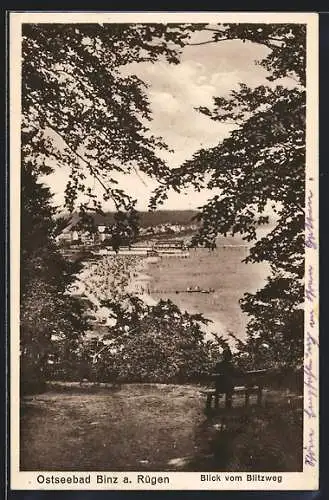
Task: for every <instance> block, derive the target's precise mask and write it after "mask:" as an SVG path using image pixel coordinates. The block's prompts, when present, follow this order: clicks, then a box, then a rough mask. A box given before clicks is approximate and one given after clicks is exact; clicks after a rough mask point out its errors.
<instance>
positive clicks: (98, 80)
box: [22, 24, 189, 213]
mask: <svg viewBox="0 0 329 500" xmlns="http://www.w3.org/2000/svg"><path fill="white" fill-rule="evenodd" d="M188 37H189V33H188V32H186V31H184V30H183V29H182V28H180V27H179V26H176V25H163V24H138V25H136V24H135V25H128V24H25V25H23V49H22V55H23V66H22V83H23V88H22V97H23V99H22V108H23V127H22V143H23V157H24V161H25V162H26V163H27V162H28V163H29V164H30V165H31V166H32V168H33V169H34V171H36V172H39V173H46V174H47V173H49V171H50V169H51V168H56V169H58V168H62V169H65V168H69V171H70V179H69V181H68V183H67V185H66V188H65V203H66V207H67V208H68V209H69V210H70V211H73V209H74V207H75V206H76V204H78V206H79V208H80V210H81V212H82V213H85V212H88V211H90V210H93V211H101V201H102V200H99V199H98V198H97V196H96V194H95V192H94V191H93V189H92V186H90V185H88V182H89V181H90V178H92V179H94V180H95V181H96V182H97V183H98V184H99V185H100V186H101V187H102V189H103V200H105V201H107V200H109V199H111V200H112V202H113V203H114V205H115V207H116V209H117V210H128V211H129V210H131V209H132V208H133V206H134V200H133V199H132V198H131V197H130V196H128V195H127V194H126V193H125V192H124V191H123V190H122V189H121V187H120V186H119V185H118V182H117V180H116V179H115V174H117V173H119V174H127V173H130V172H132V171H133V170H135V171H141V172H143V173H146V174H148V175H150V176H160V177H162V176H163V175H165V173H168V168H167V166H166V165H165V164H164V162H163V161H162V160H161V159H160V158H159V157H158V155H157V151H158V150H161V149H166V148H167V146H166V145H165V144H164V143H163V142H162V140H161V139H159V138H156V137H154V136H152V134H151V133H150V130H149V128H148V121H150V119H151V113H150V107H149V102H148V99H147V96H146V85H145V84H144V83H143V82H142V81H141V80H140V79H138V78H137V77H136V76H134V75H132V76H123V74H122V73H120V68H122V67H123V66H125V65H127V64H129V63H132V62H145V61H149V62H151V63H152V62H154V61H156V60H157V59H158V58H159V57H163V58H166V59H167V60H168V61H169V62H172V63H175V64H177V63H178V58H177V50H178V49H180V48H181V47H182V46H183V41H184V40H187V39H188ZM89 184H90V182H89ZM78 195H80V198H79V199H78ZM81 195H83V196H84V197H83V198H82V199H83V201H81Z"/></svg>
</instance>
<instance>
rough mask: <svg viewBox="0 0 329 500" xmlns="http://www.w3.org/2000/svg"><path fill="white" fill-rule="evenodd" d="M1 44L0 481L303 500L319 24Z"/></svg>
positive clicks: (312, 322) (112, 17)
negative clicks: (1, 319)
mask: <svg viewBox="0 0 329 500" xmlns="http://www.w3.org/2000/svg"><path fill="white" fill-rule="evenodd" d="M9 35H10V62H11V64H10V114H11V124H10V126H11V128H10V141H11V143H10V150H11V158H10V169H11V170H10V172H11V177H10V188H11V199H10V203H11V214H10V215H11V222H10V233H11V236H10V244H11V268H12V273H11V333H10V346H11V443H12V444H11V449H12V455H11V460H12V465H11V474H12V476H11V477H12V487H15V488H17V489H19V488H23V489H47V488H48V489H54V488H59V489H61V488H62V489H97V488H101V489H151V488H160V489H281V490H283V489H293V487H295V488H296V487H301V488H303V489H316V488H317V480H318V476H317V474H318V405H319V402H318V383H319V380H318V379H319V377H318V299H319V298H318V265H317V259H318V215H317V203H318V201H317V196H318V194H317V182H318V165H317V161H318V159H317V106H318V101H317V16H316V15H315V14H305V13H304V14H296V13H295V14H291V13H290V14H288V13H286V14H279V13H277V14H269V13H267V14H264V13H263V14H255V13H240V14H239V13H234V14H223V13H222V14H219V13H218V14H205V13H194V14H187V13H185V14H184V13H180V14H177V15H176V14H174V13H160V12H159V13H153V14H152V13H139V14H138V13H131V14H128V13H125V14H124V13H122V14H118V13H116V14H114V13H109V12H108V13H97V14H96V13H91V12H90V13H88V12H85V13H63V12H61V13H60V12H54V13H19V12H17V13H11V14H10V33H9ZM177 473H180V474H177ZM181 473H183V474H181ZM297 483H298V484H297ZM299 485H300V486H299Z"/></svg>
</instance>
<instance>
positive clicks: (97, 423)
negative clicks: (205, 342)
mask: <svg viewBox="0 0 329 500" xmlns="http://www.w3.org/2000/svg"><path fill="white" fill-rule="evenodd" d="M204 403H205V401H204V396H203V395H202V394H201V392H200V389H199V388H198V387H196V386H175V385H164V384H131V385H124V386H122V387H113V388H112V389H111V388H109V387H95V386H87V387H81V388H79V385H78V384H68V383H65V384H63V385H62V386H61V385H57V386H55V387H54V388H53V389H52V390H49V391H48V392H45V393H43V394H39V395H35V396H29V397H25V398H23V400H22V404H21V443H20V444H21V455H20V456H21V470H49V471H53V470H63V471H64V470H70V471H72V470H76V471H111V470H112V471H115V470H119V471H120V470H121V471H125V470H126V471H129V470H131V471H132V470H136V471H138V470H140V471H143V470H148V471H155V470H158V471H170V470H177V471H187V470H189V471H202V470H208V471H211V470H212V471H214V470H258V471H262V470H263V471H265V470H272V471H273V470H276V471H279V470H285V471H294V470H295V471H296V470H299V469H300V467H301V466H302V462H301V460H302V409H300V408H299V409H298V408H295V407H291V401H290V399H289V400H288V399H287V398H286V399H285V398H284V397H283V395H282V393H281V394H276V393H270V394H269V395H268V398H267V397H265V406H264V408H262V409H257V408H256V407H253V406H251V407H250V408H249V409H248V410H247V412H246V411H245V409H243V408H242V406H241V404H242V398H241V401H239V400H238V398H237V399H236V401H235V404H236V408H235V409H234V415H231V416H230V417H229V418H224V417H223V416H213V417H210V418H209V416H208V417H206V416H205V414H204Z"/></svg>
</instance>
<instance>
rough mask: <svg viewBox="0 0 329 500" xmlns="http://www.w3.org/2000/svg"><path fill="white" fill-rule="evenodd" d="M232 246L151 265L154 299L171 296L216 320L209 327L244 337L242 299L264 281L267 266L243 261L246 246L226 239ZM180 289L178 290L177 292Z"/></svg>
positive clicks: (181, 307)
mask: <svg viewBox="0 0 329 500" xmlns="http://www.w3.org/2000/svg"><path fill="white" fill-rule="evenodd" d="M232 242H234V243H235V246H231V247H226V248H225V247H219V248H217V249H215V251H213V252H209V251H208V250H205V249H196V250H191V251H190V256H189V257H188V258H187V259H180V258H175V257H168V258H162V259H161V260H160V261H159V262H158V263H157V264H150V265H149V269H148V274H150V275H151V276H152V282H151V283H150V293H151V295H152V296H153V297H154V298H155V299H157V300H158V299H160V298H164V299H167V298H169V299H171V300H172V301H173V302H174V303H175V304H177V305H178V306H179V308H180V309H182V310H187V311H189V312H191V313H193V312H198V313H203V314H204V316H205V317H207V318H210V319H212V320H213V322H214V323H213V325H211V327H210V330H214V331H217V332H219V333H225V332H226V331H228V330H230V331H232V332H233V333H235V334H236V335H237V336H238V337H239V338H244V336H245V327H246V322H247V317H246V316H245V315H244V314H242V311H241V309H240V306H239V299H240V298H241V297H242V296H243V294H244V293H245V292H253V291H256V290H257V289H258V288H260V287H262V286H263V284H264V279H265V277H266V276H267V275H268V269H267V267H266V266H265V265H264V264H244V263H242V262H241V261H242V259H243V258H245V257H246V255H247V249H246V248H243V247H240V246H237V245H236V243H239V242H237V241H236V240H234V239H231V240H229V241H228V242H224V243H226V244H227V245H229V244H232ZM195 286H199V287H200V288H201V289H209V288H213V289H214V290H215V291H214V293H210V294H205V293H187V292H186V288H187V287H192V288H194V287H195ZM176 292H179V293H176Z"/></svg>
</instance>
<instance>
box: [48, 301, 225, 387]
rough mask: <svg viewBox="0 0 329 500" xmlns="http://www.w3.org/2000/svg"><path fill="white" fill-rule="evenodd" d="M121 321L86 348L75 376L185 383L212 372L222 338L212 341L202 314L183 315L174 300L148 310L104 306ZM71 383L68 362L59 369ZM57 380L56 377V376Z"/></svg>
mask: <svg viewBox="0 0 329 500" xmlns="http://www.w3.org/2000/svg"><path fill="white" fill-rule="evenodd" d="M103 306H106V307H107V308H108V309H109V310H110V311H112V317H113V316H115V317H116V324H115V325H114V326H112V327H108V333H107V334H105V335H104V336H103V337H102V338H100V337H94V338H91V339H90V340H89V341H84V342H83V343H81V346H80V350H79V355H78V358H77V360H78V362H77V363H76V365H75V367H76V373H75V376H80V378H81V377H85V378H88V379H89V380H94V381H95V380H98V381H102V382H104V381H121V382H159V383H161V382H162V383H168V382H172V383H182V382H188V381H193V380H194V381H195V380H198V381H200V379H201V378H202V377H204V376H205V375H206V374H207V373H208V372H211V371H212V368H213V365H214V363H215V361H217V359H218V356H219V353H220V347H221V346H223V345H225V341H224V340H223V339H222V338H220V337H219V338H218V339H216V340H214V341H210V340H208V341H206V340H205V333H204V331H203V329H202V326H203V325H205V324H207V323H208V320H206V319H205V318H204V317H203V316H202V315H200V314H189V313H188V312H186V311H185V312H182V311H180V310H179V308H178V307H177V306H176V305H175V304H174V303H173V302H171V301H170V300H160V301H159V303H158V304H156V305H154V306H148V305H146V304H145V303H144V302H143V301H142V300H140V299H139V298H138V297H135V296H131V295H126V296H125V297H124V298H123V299H122V300H121V302H120V303H118V302H109V301H104V302H103ZM54 369H55V370H56V372H57V374H62V376H64V377H67V373H66V374H65V369H63V361H62V360H59V363H58V364H57V366H55V367H54ZM54 375H55V373H54Z"/></svg>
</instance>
